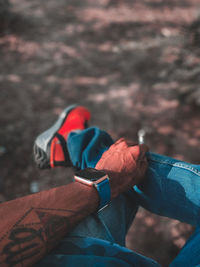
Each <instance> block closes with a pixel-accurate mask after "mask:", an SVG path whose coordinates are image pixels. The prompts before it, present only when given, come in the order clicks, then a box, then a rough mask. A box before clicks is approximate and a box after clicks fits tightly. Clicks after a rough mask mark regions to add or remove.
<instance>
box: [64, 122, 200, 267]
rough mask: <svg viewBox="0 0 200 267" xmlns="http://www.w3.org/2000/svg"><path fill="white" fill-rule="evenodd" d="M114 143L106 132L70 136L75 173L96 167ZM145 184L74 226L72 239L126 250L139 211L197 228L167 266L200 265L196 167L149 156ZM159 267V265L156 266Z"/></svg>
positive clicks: (199, 196)
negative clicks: (106, 243)
mask: <svg viewBox="0 0 200 267" xmlns="http://www.w3.org/2000/svg"><path fill="white" fill-rule="evenodd" d="M112 144H113V140H112V139H111V137H110V136H109V135H108V134H107V133H106V132H104V131H101V130H100V129H98V128H96V127H93V128H88V129H86V130H83V131H77V132H72V133H70V135H69V137H68V141H67V146H68V150H69V155H70V158H71V160H72V163H73V165H74V166H76V167H77V168H80V169H82V168H86V167H95V165H96V163H97V162H98V160H99V159H100V157H101V155H102V154H103V152H104V151H106V150H107V149H109V147H110V145H112ZM147 158H148V161H149V168H148V171H147V174H146V177H145V179H144V182H143V183H142V184H140V185H139V186H138V187H137V186H135V187H134V188H133V189H132V190H130V191H128V192H126V193H124V194H122V195H120V196H118V197H117V198H116V199H114V200H112V201H111V204H110V205H109V206H108V207H107V208H105V209H104V210H102V211H101V212H99V213H96V214H93V215H91V216H89V217H87V218H86V219H85V220H83V221H82V222H81V223H80V224H79V225H78V226H76V227H75V229H74V230H73V232H71V234H70V235H71V236H91V237H97V238H101V239H105V240H108V241H111V242H115V243H118V244H119V245H122V246H124V245H125V236H126V233H127V231H128V228H129V226H130V224H131V223H132V221H133V219H134V217H135V214H136V212H137V209H138V206H139V205H141V206H142V207H144V208H146V209H147V210H149V211H151V212H153V213H156V214H159V215H162V216H167V217H170V218H174V219H178V220H180V221H182V222H187V223H189V224H191V225H194V226H196V231H195V233H194V234H193V235H192V237H191V238H190V239H189V240H188V241H187V243H186V245H185V246H184V247H183V248H182V250H181V252H180V253H179V255H178V256H177V257H176V258H175V259H174V260H173V262H172V263H171V264H170V266H181V267H184V266H187V267H188V266H200V228H199V222H200V218H199V216H200V166H198V165H192V164H188V163H185V162H183V161H178V160H175V159H172V158H169V157H166V156H161V155H158V154H154V153H150V152H149V153H147ZM158 266H159V265H158Z"/></svg>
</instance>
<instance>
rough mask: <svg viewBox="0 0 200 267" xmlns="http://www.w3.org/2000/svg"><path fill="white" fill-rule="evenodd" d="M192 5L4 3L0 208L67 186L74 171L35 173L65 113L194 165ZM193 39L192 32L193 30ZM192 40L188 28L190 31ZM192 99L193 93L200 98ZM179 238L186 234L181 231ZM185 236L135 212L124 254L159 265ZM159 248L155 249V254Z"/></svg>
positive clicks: (197, 131) (199, 137)
mask: <svg viewBox="0 0 200 267" xmlns="http://www.w3.org/2000/svg"><path fill="white" fill-rule="evenodd" d="M198 2H199V1H198V0H196V1H194V0H191V1H189V0H185V1H178V0H177V1H175V0H173V1H172V0H168V1H161V0H154V1H153V0H146V1H145V0H143V1H141V0H138V1H137V0H135V1H128V0H125V1H121V0H110V1H109V0H98V1H92V0H85V1H80V0H73V1H72V0H67V1H66V0H65V1H64V0H60V1H55V0H49V1H39V0H34V1H32V0H30V1H25V0H12V1H10V3H11V14H10V17H9V21H8V25H7V26H6V29H5V30H4V31H3V32H2V34H1V37H0V87H1V92H0V94H1V96H0V99H1V105H0V114H1V120H0V126H1V127H0V148H1V149H0V153H1V157H0V164H1V179H0V184H1V187H0V188H1V189H0V191H1V192H0V198H1V201H5V200H9V199H13V198H15V197H19V196H22V195H25V194H28V193H30V192H31V190H33V188H32V187H33V185H34V183H35V184H36V186H38V188H39V190H43V189H48V188H51V187H54V186H58V185H61V184H65V183H67V182H69V180H70V177H71V176H72V171H70V170H66V172H63V170H61V169H55V170H51V171H50V170H46V171H42V172H41V171H38V170H37V169H36V168H35V166H34V162H33V157H32V145H33V141H34V139H35V137H36V136H37V134H39V133H40V132H41V131H43V130H45V129H46V128H48V127H49V126H50V125H51V123H52V122H54V120H55V119H56V116H57V114H59V112H60V111H61V110H62V109H63V108H64V107H66V106H67V105H70V104H72V103H80V104H83V105H86V106H87V107H89V108H90V110H91V112H92V115H93V119H92V124H95V125H98V126H99V127H101V128H103V129H105V130H107V131H108V132H109V133H110V134H111V135H112V136H113V138H114V139H117V138H119V137H121V136H125V137H127V138H129V139H133V140H137V133H138V130H140V129H141V128H144V129H146V131H147V137H146V142H147V144H148V145H149V146H150V149H151V151H154V152H157V153H162V154H166V155H169V156H172V157H176V158H178V159H181V160H186V161H190V162H193V163H199V162H200V158H199V154H200V146H199V145H200V120H199V115H200V110H199V108H198V106H197V105H196V104H197V101H195V100H196V99H195V96H193V97H192V98H189V97H188V95H187V94H188V92H189V90H190V89H191V88H192V89H196V90H197V91H198V87H199V81H200V78H199V77H200V75H199V74H200V65H199V62H200V52H199V50H198V46H197V45H196V42H198V31H197V33H194V32H193V30H194V28H192V27H191V25H193V24H192V23H193V21H194V20H195V19H196V18H197V16H198V12H199V11H200V6H199V4H198ZM195 27H197V29H198V23H197V26H195ZM195 30H196V28H195ZM199 90H200V89H199ZM186 230H187V231H186ZM190 232H191V228H190V227H189V226H188V225H184V224H180V223H178V222H177V221H172V220H169V219H165V218H159V217H157V216H152V215H150V214H149V213H147V212H145V211H142V210H141V211H140V212H139V213H138V216H137V218H136V220H135V222H134V224H133V226H132V227H131V229H130V232H129V235H128V237H127V245H128V247H130V248H132V249H135V250H136V251H139V252H141V253H144V254H145V255H147V256H151V257H153V258H154V259H156V260H158V261H159V262H160V263H162V264H163V265H165V266H166V265H167V264H168V263H169V262H170V261H171V260H172V259H173V258H174V257H175V255H176V254H177V253H178V251H179V249H180V247H181V246H182V245H183V244H184V242H185V240H186V237H187V236H188V233H190ZM161 244H162V245H161Z"/></svg>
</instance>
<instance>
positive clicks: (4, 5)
mask: <svg viewBox="0 0 200 267" xmlns="http://www.w3.org/2000/svg"><path fill="white" fill-rule="evenodd" d="M9 8H10V3H9V1H8V0H0V32H2V31H4V29H5V28H6V26H7V22H8V19H9V18H8V17H9Z"/></svg>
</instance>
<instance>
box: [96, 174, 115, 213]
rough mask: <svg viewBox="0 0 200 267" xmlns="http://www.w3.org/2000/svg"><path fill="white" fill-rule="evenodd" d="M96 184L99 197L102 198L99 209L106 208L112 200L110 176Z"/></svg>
mask: <svg viewBox="0 0 200 267" xmlns="http://www.w3.org/2000/svg"><path fill="white" fill-rule="evenodd" d="M94 186H95V187H96V189H97V191H98V193H99V198H100V203H99V210H101V209H103V208H105V207H106V206H107V205H108V204H109V202H110V195H111V192H110V182H109V178H107V179H105V180H103V181H102V182H100V183H98V184H94Z"/></svg>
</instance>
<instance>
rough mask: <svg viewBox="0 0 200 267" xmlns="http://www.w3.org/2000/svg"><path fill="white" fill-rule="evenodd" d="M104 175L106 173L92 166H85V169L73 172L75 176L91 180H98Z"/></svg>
mask: <svg viewBox="0 0 200 267" xmlns="http://www.w3.org/2000/svg"><path fill="white" fill-rule="evenodd" d="M105 175H106V173H105V172H104V171H99V170H96V169H93V168H87V169H83V170H80V171H78V172H75V177H80V178H83V179H84V180H88V181H91V182H95V181H98V180H99V179H101V178H102V177H104V176H105Z"/></svg>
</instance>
